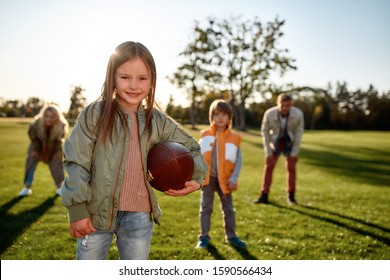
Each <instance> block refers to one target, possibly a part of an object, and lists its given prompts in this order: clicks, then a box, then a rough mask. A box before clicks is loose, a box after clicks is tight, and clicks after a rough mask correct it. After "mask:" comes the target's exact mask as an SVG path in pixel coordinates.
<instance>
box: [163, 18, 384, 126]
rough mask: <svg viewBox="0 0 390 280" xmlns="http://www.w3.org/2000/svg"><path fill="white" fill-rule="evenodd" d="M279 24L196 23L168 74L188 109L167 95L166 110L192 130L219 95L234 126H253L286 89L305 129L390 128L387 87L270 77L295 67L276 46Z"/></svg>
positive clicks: (204, 118) (253, 21) (239, 21)
mask: <svg viewBox="0 0 390 280" xmlns="http://www.w3.org/2000/svg"><path fill="white" fill-rule="evenodd" d="M284 24H285V21H284V20H280V19H279V18H278V17H276V18H275V19H274V20H273V21H270V22H267V23H265V24H264V23H262V22H261V21H260V20H259V18H257V17H255V18H254V19H246V20H243V19H242V18H241V17H240V16H239V17H231V18H230V19H228V20H227V19H218V18H215V17H209V18H206V19H205V20H204V21H195V24H194V26H193V32H192V34H193V35H192V37H191V39H190V41H189V43H188V44H187V46H186V47H185V49H184V50H183V51H182V52H181V53H180V57H181V60H182V63H181V65H180V66H179V67H178V68H177V70H176V71H175V72H174V73H173V74H172V75H170V76H169V77H167V78H168V79H169V80H170V81H171V83H172V84H174V85H176V86H177V87H178V88H181V89H182V90H183V91H184V92H185V94H186V95H187V99H188V101H189V102H190V107H189V108H182V107H181V106H174V105H173V98H171V100H170V103H169V104H168V107H167V112H168V113H169V114H170V115H171V116H173V117H175V118H177V119H179V120H181V121H182V122H184V123H190V124H191V125H192V127H193V128H194V127H195V124H196V123H208V106H209V105H210V103H211V102H212V100H214V99H215V98H223V99H225V100H229V102H230V104H231V105H232V108H233V112H234V126H235V128H237V129H239V130H245V129H246V128H247V126H251V127H258V126H259V124H260V122H261V119H262V116H263V114H264V112H265V110H266V109H268V108H270V107H271V106H275V100H276V96H277V95H278V94H279V93H281V92H287V93H290V94H291V95H293V97H294V99H295V105H296V106H297V107H299V108H301V109H302V110H303V112H304V113H305V125H306V129H376V130H389V129H390V124H389V123H390V122H389V121H388V120H389V119H390V118H389V114H390V113H389V112H390V102H389V91H388V92H383V93H379V92H378V91H377V90H376V89H375V88H374V86H372V85H370V86H369V87H368V89H367V90H366V91H364V90H361V89H359V90H355V91H351V90H349V89H348V86H347V84H346V82H343V83H340V82H337V84H336V86H335V88H334V89H333V88H332V87H331V85H329V86H328V88H326V89H321V88H312V87H309V86H296V85H292V84H288V85H282V86H277V85H275V84H273V83H272V82H271V81H270V76H271V75H275V74H276V75H280V76H283V75H284V74H285V73H286V72H287V71H293V70H296V69H297V66H296V60H295V59H294V58H292V57H291V56H290V55H289V51H288V49H287V48H284V47H282V46H280V44H281V38H282V37H283V36H284V33H283V31H282V28H283V26H284Z"/></svg>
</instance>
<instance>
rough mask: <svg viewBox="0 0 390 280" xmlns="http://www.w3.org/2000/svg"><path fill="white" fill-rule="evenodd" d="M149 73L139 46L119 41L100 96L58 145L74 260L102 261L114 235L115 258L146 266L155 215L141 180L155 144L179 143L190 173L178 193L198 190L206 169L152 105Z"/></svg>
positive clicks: (193, 145) (149, 62) (150, 63)
mask: <svg viewBox="0 0 390 280" xmlns="http://www.w3.org/2000/svg"><path fill="white" fill-rule="evenodd" d="M155 89H156V66H155V63H154V60H153V57H152V55H151V53H150V52H149V50H148V49H147V48H146V47H145V46H143V45H142V44H140V43H135V42H125V43H123V44H121V45H119V46H118V47H117V48H116V49H115V52H114V53H113V54H112V55H111V57H110V60H109V62H108V66H107V73H106V78H105V82H104V84H103V88H102V93H101V95H100V97H99V99H98V100H97V101H96V102H93V103H92V104H90V105H89V106H87V107H86V108H85V109H84V110H83V111H82V112H81V113H80V116H79V117H78V121H77V124H76V125H75V127H74V129H73V131H72V133H71V135H70V136H69V138H68V139H67V140H66V142H65V145H64V155H65V170H66V171H67V173H68V176H67V177H66V179H65V182H64V185H63V188H62V192H63V198H62V201H63V204H64V205H65V206H66V207H67V208H68V211H69V221H70V234H71V235H72V236H73V237H77V238H78V240H77V253H76V257H77V259H105V258H106V255H107V253H108V251H109V248H110V244H111V242H112V238H113V235H114V234H115V235H116V243H117V247H118V251H119V256H120V259H147V258H148V256H149V249H150V242H151V238H152V232H153V221H154V222H155V223H159V220H160V218H161V214H162V213H161V211H160V208H159V206H158V204H157V200H156V196H155V194H154V192H153V190H152V187H151V186H150V184H149V183H148V181H147V179H146V178H147V174H146V171H147V155H148V152H149V150H150V149H151V148H152V147H153V146H154V145H155V144H157V143H160V142H163V141H166V140H169V141H174V142H178V143H181V144H183V145H184V146H186V147H187V148H188V149H189V150H190V151H191V153H192V155H193V158H194V162H195V167H194V174H193V177H192V179H191V181H188V182H186V183H185V185H184V187H183V189H180V190H168V191H167V192H165V193H166V194H167V195H171V196H181V195H186V194H189V193H191V192H194V191H196V190H199V189H200V188H201V183H202V182H203V180H204V178H205V175H206V172H207V166H206V165H205V163H204V161H203V158H202V155H201V153H200V147H199V145H198V143H197V142H196V141H195V140H194V139H193V138H192V137H191V136H190V135H189V134H188V133H187V132H186V131H184V130H183V128H181V126H179V125H178V124H177V123H176V122H175V121H173V120H172V119H171V118H169V117H168V116H167V115H165V114H164V113H163V112H162V111H161V110H159V109H157V108H158V106H157V104H155V100H154V97H155Z"/></svg>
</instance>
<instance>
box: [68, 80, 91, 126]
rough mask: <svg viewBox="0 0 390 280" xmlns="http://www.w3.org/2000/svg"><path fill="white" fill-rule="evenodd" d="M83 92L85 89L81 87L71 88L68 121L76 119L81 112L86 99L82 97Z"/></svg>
mask: <svg viewBox="0 0 390 280" xmlns="http://www.w3.org/2000/svg"><path fill="white" fill-rule="evenodd" d="M84 91H85V89H83V88H82V87H81V86H72V90H71V97H70V106H69V111H68V114H67V117H68V119H71V120H74V119H76V118H77V116H78V115H79V114H80V112H81V110H82V109H83V108H84V107H85V105H86V103H87V99H86V98H85V97H84V95H83V92H84Z"/></svg>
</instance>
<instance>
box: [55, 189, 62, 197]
mask: <svg viewBox="0 0 390 280" xmlns="http://www.w3.org/2000/svg"><path fill="white" fill-rule="evenodd" d="M56 195H58V196H61V195H62V193H61V188H58V189H57V190H56Z"/></svg>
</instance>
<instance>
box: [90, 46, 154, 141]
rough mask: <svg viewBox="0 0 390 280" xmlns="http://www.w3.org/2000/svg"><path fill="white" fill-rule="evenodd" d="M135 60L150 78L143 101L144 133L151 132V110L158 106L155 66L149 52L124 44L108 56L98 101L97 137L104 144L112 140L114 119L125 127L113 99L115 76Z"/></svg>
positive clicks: (143, 48) (143, 47)
mask: <svg viewBox="0 0 390 280" xmlns="http://www.w3.org/2000/svg"><path fill="white" fill-rule="evenodd" d="M136 58H139V59H141V60H142V61H143V62H144V63H145V65H146V67H147V68H148V71H149V74H150V77H151V88H150V90H149V93H148V96H147V97H146V98H145V100H144V106H145V115H146V131H147V133H148V134H149V135H150V134H151V131H152V112H153V108H154V107H156V108H158V109H160V108H159V106H158V105H157V104H156V102H155V90H156V76H157V75H156V65H155V63H154V59H153V56H152V54H151V53H150V52H149V50H148V49H147V48H146V47H145V46H144V45H142V44H141V43H138V42H131V41H129V42H124V43H122V44H120V45H119V46H117V47H116V49H115V51H114V53H113V54H112V55H111V56H110V59H109V61H108V65H107V72H106V78H105V81H104V84H103V87H102V93H101V95H100V97H99V98H98V100H102V106H101V111H100V115H99V119H98V123H97V129H98V131H99V132H101V133H99V136H101V137H102V140H103V142H104V143H106V141H107V138H110V139H111V138H112V132H113V129H114V123H115V118H117V117H119V118H120V120H121V121H122V123H123V124H124V125H125V120H124V119H123V115H122V114H120V113H119V111H120V110H119V103H118V101H117V99H116V98H115V74H116V71H117V69H118V67H119V66H121V65H122V64H123V63H126V62H128V61H131V60H134V59H136Z"/></svg>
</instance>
